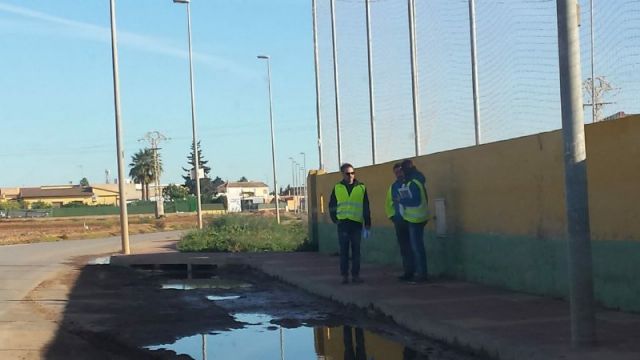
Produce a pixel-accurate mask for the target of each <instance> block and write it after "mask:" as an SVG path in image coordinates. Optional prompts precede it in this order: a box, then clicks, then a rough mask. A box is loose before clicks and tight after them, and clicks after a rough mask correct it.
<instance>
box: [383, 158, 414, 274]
mask: <svg viewBox="0 0 640 360" xmlns="http://www.w3.org/2000/svg"><path fill="white" fill-rule="evenodd" d="M393 174H394V175H395V176H396V181H395V182H394V183H393V184H391V186H389V190H387V198H386V200H385V204H384V205H385V206H384V211H385V213H386V214H387V218H389V220H391V221H392V222H393V227H394V228H395V230H396V239H397V240H398V247H399V248H400V255H401V256H402V268H403V270H404V273H403V274H402V275H401V276H399V277H398V279H399V280H401V281H411V280H413V275H414V273H415V271H416V270H415V263H414V261H413V250H412V249H411V240H410V239H409V222H408V221H406V220H405V219H404V218H403V217H402V215H403V214H404V207H403V206H402V205H400V196H401V194H400V190H401V189H403V188H406V186H405V176H404V171H403V170H402V164H400V163H396V164H395V165H393Z"/></svg>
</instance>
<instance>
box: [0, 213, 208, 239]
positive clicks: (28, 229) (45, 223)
mask: <svg viewBox="0 0 640 360" xmlns="http://www.w3.org/2000/svg"><path fill="white" fill-rule="evenodd" d="M206 219H207V217H205V220H206ZM196 222H197V220H196V215H195V214H193V215H192V214H168V216H167V217H165V218H163V219H155V218H154V217H153V216H152V215H131V216H129V233H130V234H142V233H149V232H156V231H170V230H182V229H190V228H194V227H195V226H196ZM119 234H120V218H119V217H118V216H117V215H116V216H114V215H110V216H92V217H73V218H39V219H0V245H9V244H25V243H32V242H42V241H60V240H68V239H69V240H73V239H94V238H101V237H108V236H118V235H119Z"/></svg>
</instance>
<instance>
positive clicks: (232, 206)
mask: <svg viewBox="0 0 640 360" xmlns="http://www.w3.org/2000/svg"><path fill="white" fill-rule="evenodd" d="M216 192H217V193H218V194H223V195H225V196H226V197H227V211H229V212H240V211H242V210H243V209H244V208H247V207H248V205H252V204H263V203H268V202H269V201H270V200H271V196H270V195H269V186H268V185H267V184H265V183H263V182H261V181H245V182H226V183H224V184H222V185H220V186H218V187H217V188H216Z"/></svg>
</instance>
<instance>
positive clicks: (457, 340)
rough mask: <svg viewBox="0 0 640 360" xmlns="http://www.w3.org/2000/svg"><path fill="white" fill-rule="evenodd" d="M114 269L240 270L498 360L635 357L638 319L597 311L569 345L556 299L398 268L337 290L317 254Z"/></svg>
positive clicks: (127, 261) (205, 258)
mask: <svg viewBox="0 0 640 360" xmlns="http://www.w3.org/2000/svg"><path fill="white" fill-rule="evenodd" d="M111 263H112V264H115V265H133V264H137V265H141V264H217V265H225V264H246V265H250V266H252V267H255V268H257V269H259V270H262V271H264V272H265V273H267V274H270V275H272V276H275V277H277V278H279V279H281V280H282V281H284V282H287V283H290V284H293V285H295V286H298V287H300V288H302V289H305V290H307V291H309V292H311V293H314V294H317V295H320V296H322V297H326V298H331V299H333V300H335V301H338V302H340V303H343V304H347V305H355V306H358V307H361V308H365V309H375V310H377V311H380V312H381V313H383V314H385V315H388V316H389V317H391V318H393V320H394V321H396V322H397V323H398V324H400V325H402V326H404V327H406V328H408V329H410V330H413V331H415V332H417V333H420V334H423V335H425V336H427V337H430V338H433V339H437V340H442V341H444V342H446V343H449V344H454V345H457V346H464V347H469V348H471V349H473V350H476V351H478V352H481V353H485V354H488V355H489V356H491V357H494V358H499V359H514V360H516V359H518V360H520V359H545V360H546V359H585V360H590V359H607V360H612V359H640V342H638V341H637V338H638V337H640V315H635V314H630V313H623V312H616V311H610V310H603V309H600V310H599V311H598V314H597V332H598V339H599V343H598V345H597V346H596V347H594V348H591V349H589V350H580V351H577V350H572V349H571V347H570V332H569V306H568V303H567V302H565V301H563V300H555V299H550V298H544V297H539V296H532V295H527V294H521V293H515V292H509V291H504V290H498V289H495V288H491V287H487V286H482V285H476V284H470V283H465V282H460V281H448V280H447V281H445V280H443V281H437V282H435V283H427V284H406V283H400V282H398V281H397V280H396V277H395V275H396V274H397V273H398V271H397V269H393V268H390V267H384V266H379V265H368V264H364V265H363V266H362V271H361V273H362V275H363V278H364V279H365V283H364V284H358V285H354V284H349V285H341V284H340V276H339V271H338V268H339V265H338V257H330V256H326V255H322V254H318V253H249V254H224V253H222V254H221V253H216V254H212V253H187V254H184V253H165V254H144V255H130V256H114V257H113V258H112V260H111Z"/></svg>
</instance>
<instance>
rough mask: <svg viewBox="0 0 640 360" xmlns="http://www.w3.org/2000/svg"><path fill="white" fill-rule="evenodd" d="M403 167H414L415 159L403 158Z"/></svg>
mask: <svg viewBox="0 0 640 360" xmlns="http://www.w3.org/2000/svg"><path fill="white" fill-rule="evenodd" d="M400 164H401V166H402V168H403V169H405V170H406V169H412V168H414V167H415V165H413V161H411V160H410V159H406V160H402V163H400Z"/></svg>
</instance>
